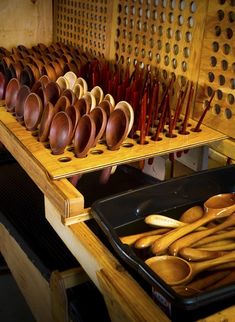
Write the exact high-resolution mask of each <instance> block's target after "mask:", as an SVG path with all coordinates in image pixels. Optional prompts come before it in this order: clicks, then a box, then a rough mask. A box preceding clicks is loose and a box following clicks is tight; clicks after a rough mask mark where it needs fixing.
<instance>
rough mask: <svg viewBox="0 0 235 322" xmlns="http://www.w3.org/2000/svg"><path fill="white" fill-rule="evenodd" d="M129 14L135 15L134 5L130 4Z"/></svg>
mask: <svg viewBox="0 0 235 322" xmlns="http://www.w3.org/2000/svg"><path fill="white" fill-rule="evenodd" d="M131 14H132V15H133V16H134V15H135V6H131Z"/></svg>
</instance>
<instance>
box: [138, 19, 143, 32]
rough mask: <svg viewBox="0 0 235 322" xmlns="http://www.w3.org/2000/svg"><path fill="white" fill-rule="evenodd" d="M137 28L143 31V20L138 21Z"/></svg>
mask: <svg viewBox="0 0 235 322" xmlns="http://www.w3.org/2000/svg"><path fill="white" fill-rule="evenodd" d="M137 29H138V30H139V31H141V29H142V22H141V20H138V21H137Z"/></svg>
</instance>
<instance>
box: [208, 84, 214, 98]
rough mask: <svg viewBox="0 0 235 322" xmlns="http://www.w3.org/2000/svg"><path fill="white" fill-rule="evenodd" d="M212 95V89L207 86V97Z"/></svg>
mask: <svg viewBox="0 0 235 322" xmlns="http://www.w3.org/2000/svg"><path fill="white" fill-rule="evenodd" d="M212 93H213V90H212V88H211V87H210V86H207V94H208V96H211V95H212Z"/></svg>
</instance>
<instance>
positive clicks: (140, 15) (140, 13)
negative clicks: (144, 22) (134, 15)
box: [138, 8, 143, 17]
mask: <svg viewBox="0 0 235 322" xmlns="http://www.w3.org/2000/svg"><path fill="white" fill-rule="evenodd" d="M138 15H139V17H142V15H143V10H142V8H139V10H138Z"/></svg>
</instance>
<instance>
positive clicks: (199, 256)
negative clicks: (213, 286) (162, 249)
mask: <svg viewBox="0 0 235 322" xmlns="http://www.w3.org/2000/svg"><path fill="white" fill-rule="evenodd" d="M179 255H180V256H181V257H183V258H184V259H186V260H187V261H189V262H191V261H192V262H198V261H204V260H208V259H213V258H217V257H219V256H222V255H224V252H218V251H217V252H216V251H209V250H204V249H197V248H192V247H184V248H181V249H180V251H179Z"/></svg>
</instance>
